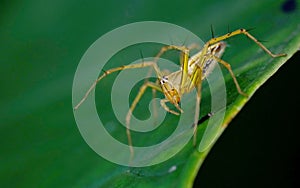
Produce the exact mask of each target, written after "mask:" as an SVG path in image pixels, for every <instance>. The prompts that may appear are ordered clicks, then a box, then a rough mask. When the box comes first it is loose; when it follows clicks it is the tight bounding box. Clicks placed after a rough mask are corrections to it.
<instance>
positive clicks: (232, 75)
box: [212, 56, 248, 97]
mask: <svg viewBox="0 0 300 188" xmlns="http://www.w3.org/2000/svg"><path fill="white" fill-rule="evenodd" d="M212 58H213V59H215V60H216V61H218V62H219V63H221V64H222V65H223V66H224V67H225V68H226V69H227V70H228V71H229V73H230V75H231V77H232V79H233V81H234V84H235V86H236V89H237V91H238V92H239V93H240V94H241V95H243V96H245V97H247V96H248V95H247V94H246V93H244V92H243V91H242V89H241V87H240V85H239V83H238V81H237V79H236V77H235V75H234V73H233V71H232V69H231V65H230V64H229V63H227V62H226V61H224V60H222V59H220V58H218V57H216V56H212Z"/></svg>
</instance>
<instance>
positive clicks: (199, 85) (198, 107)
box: [193, 81, 202, 146]
mask: <svg viewBox="0 0 300 188" xmlns="http://www.w3.org/2000/svg"><path fill="white" fill-rule="evenodd" d="M201 88H202V81H200V82H199V84H198V85H197V86H196V89H197V97H196V107H195V108H196V109H195V117H194V138H193V145H194V146H196V144H197V128H198V120H199V114H200V103H201Z"/></svg>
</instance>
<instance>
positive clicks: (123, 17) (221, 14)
mask: <svg viewBox="0 0 300 188" xmlns="http://www.w3.org/2000/svg"><path fill="white" fill-rule="evenodd" d="M249 2H251V1H226V2H225V1H219V2H218V1H215V2H211V1H192V0H190V1H185V2H183V1H144V0H141V1H138V0H131V1H126V0H125V1H116V0H114V1H105V2H104V1H58V0H54V1H37V0H27V1H26V2H25V1H4V2H2V3H1V6H0V14H1V18H0V48H1V50H0V57H1V69H0V71H1V72H0V73H1V80H0V85H1V97H0V105H1V116H0V139H1V140H0V143H1V150H0V151H1V152H0V169H1V170H0V187H68V186H74V187H86V186H88V187H94V186H97V185H98V184H101V183H103V182H105V181H106V179H108V177H109V175H107V176H105V175H103V174H101V173H98V172H99V171H102V170H105V169H108V168H114V167H115V168H117V165H112V164H111V163H109V162H107V161H105V160H104V159H102V158H101V157H99V156H98V155H97V154H96V153H94V152H93V151H92V150H91V149H90V148H89V147H88V145H87V144H86V143H85V142H84V140H83V139H82V137H81V135H80V133H79V131H78V129H77V126H76V124H75V121H74V118H73V110H72V104H71V91H72V80H73V76H74V73H75V71H76V67H77V64H78V63H79V61H80V59H81V57H82V55H83V54H84V52H85V51H86V50H87V48H88V47H89V46H90V45H91V44H92V43H93V42H94V41H95V40H96V39H98V38H99V37H100V36H102V35H103V34H105V33H106V32H109V31H110V30H112V29H114V28H117V27H119V26H122V25H124V24H128V23H132V22H136V21H146V20H156V21H165V22H170V23H174V24H177V25H180V26H182V27H185V28H187V29H189V30H191V31H192V32H194V33H196V34H198V35H200V36H203V39H204V40H208V39H209V37H210V25H211V24H212V25H214V28H215V30H216V31H215V33H217V34H223V33H226V32H227V28H228V25H229V26H230V28H232V29H237V28H240V27H246V28H251V27H257V30H258V31H257V33H258V36H264V37H265V35H263V33H264V30H263V29H264V28H272V24H273V23H272V22H269V19H271V18H272V12H269V13H268V14H267V15H269V17H263V18H261V17H260V16H259V15H260V14H261V13H260V12H257V13H256V14H257V16H256V17H253V18H252V19H251V22H247V20H248V21H249V18H248V19H247V20H246V21H243V18H240V17H239V13H242V12H246V11H247V10H248V9H250V7H249V6H248V4H249V5H250V3H249ZM265 2H266V3H265V4H266V5H269V6H274V9H280V10H281V11H282V12H283V13H284V14H285V15H286V17H284V18H283V19H287V20H288V19H289V18H291V17H293V16H295V15H296V16H297V15H299V14H294V12H295V11H298V12H299V1H289V2H292V4H291V6H287V5H286V4H287V3H286V1H265ZM293 3H294V5H295V6H292V5H293ZM251 8H254V9H255V4H251ZM259 10H263V9H259ZM264 14H266V13H264ZM262 23H263V25H262ZM257 25H259V26H257ZM261 25H262V26H261ZM264 26H265V27H264ZM298 26H299V25H298ZM262 40H263V38H262ZM138 56H139V54H138ZM299 59H300V58H299V53H298V54H297V55H294V57H293V58H292V59H291V60H290V61H289V62H288V63H286V64H285V65H284V66H283V67H282V68H281V69H280V70H279V72H278V73H277V74H275V76H273V77H272V78H271V79H270V80H269V81H268V82H267V83H266V84H265V85H264V86H263V87H262V88H261V89H260V90H259V91H258V92H257V94H255V96H254V97H253V98H252V99H251V100H250V102H249V103H248V104H247V105H246V106H245V108H244V109H243V110H242V111H241V113H240V114H239V115H238V116H237V117H236V118H235V119H234V120H233V122H232V123H231V124H230V126H229V127H228V129H227V130H226V131H225V133H224V134H223V135H222V136H221V138H220V139H219V140H218V142H217V144H216V145H215V147H214V148H213V150H212V152H211V153H210V154H209V156H208V158H207V159H206V162H205V163H204V166H202V168H201V170H200V172H199V174H198V177H197V180H196V182H195V184H196V185H197V187H241V186H242V187H253V186H255V187H257V186H259V185H262V186H268V187H282V186H285V187H293V186H295V187H296V184H298V185H299V183H298V176H297V175H298V174H300V173H299V160H300V152H299V148H300V147H299V145H300V144H299V143H300V142H299V140H298V139H297V136H298V133H299V123H298V119H297V115H298V112H299V110H297V105H298V104H299V96H298V91H299V84H298V81H299V77H298V75H299V73H298V71H299V70H300V69H299V67H300V65H299V63H300V62H299ZM257 130H260V131H257ZM112 166H113V167H112ZM110 175H111V174H110ZM100 179H101V180H100ZM195 187H196V186H195Z"/></svg>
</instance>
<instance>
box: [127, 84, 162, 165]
mask: <svg viewBox="0 0 300 188" xmlns="http://www.w3.org/2000/svg"><path fill="white" fill-rule="evenodd" d="M148 87H150V88H152V89H153V90H157V91H160V92H162V90H161V87H160V85H158V84H156V83H153V82H150V81H147V82H145V83H144V84H143V85H142V86H141V87H140V90H139V92H138V94H137V96H136V97H135V99H134V101H133V102H132V104H131V106H130V108H129V110H128V113H127V115H126V134H127V138H128V145H129V149H130V154H131V159H132V158H133V155H134V151H133V146H132V139H131V134H130V126H129V125H130V119H131V116H132V112H133V110H134V109H135V107H136V105H137V103H138V102H139V100H140V99H141V97H142V96H143V94H144V93H145V91H146V89H147V88H148Z"/></svg>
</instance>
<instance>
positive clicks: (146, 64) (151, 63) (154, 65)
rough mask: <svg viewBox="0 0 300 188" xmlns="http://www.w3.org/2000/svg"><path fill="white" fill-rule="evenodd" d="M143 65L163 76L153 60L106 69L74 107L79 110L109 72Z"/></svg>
mask: <svg viewBox="0 0 300 188" xmlns="http://www.w3.org/2000/svg"><path fill="white" fill-rule="evenodd" d="M143 67H153V69H154V70H155V72H156V74H157V76H158V78H160V77H161V71H160V70H159V68H158V66H157V64H156V63H155V62H152V61H148V62H143V63H137V64H131V65H123V66H120V67H116V68H112V69H109V70H107V71H104V74H103V75H101V76H100V77H98V79H97V80H96V81H94V83H93V84H92V86H91V87H90V88H89V89H88V91H87V92H86V93H85V95H84V97H83V98H82V99H81V101H80V102H79V103H78V104H77V105H76V106H75V107H74V110H77V109H78V108H79V106H80V105H81V104H82V103H83V102H84V101H85V100H86V99H87V97H88V95H89V94H90V92H91V91H92V90H93V89H94V88H95V87H96V85H97V83H98V82H99V81H100V80H101V79H103V78H104V77H105V76H107V75H109V74H111V73H113V72H117V71H121V70H124V69H136V68H143Z"/></svg>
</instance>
